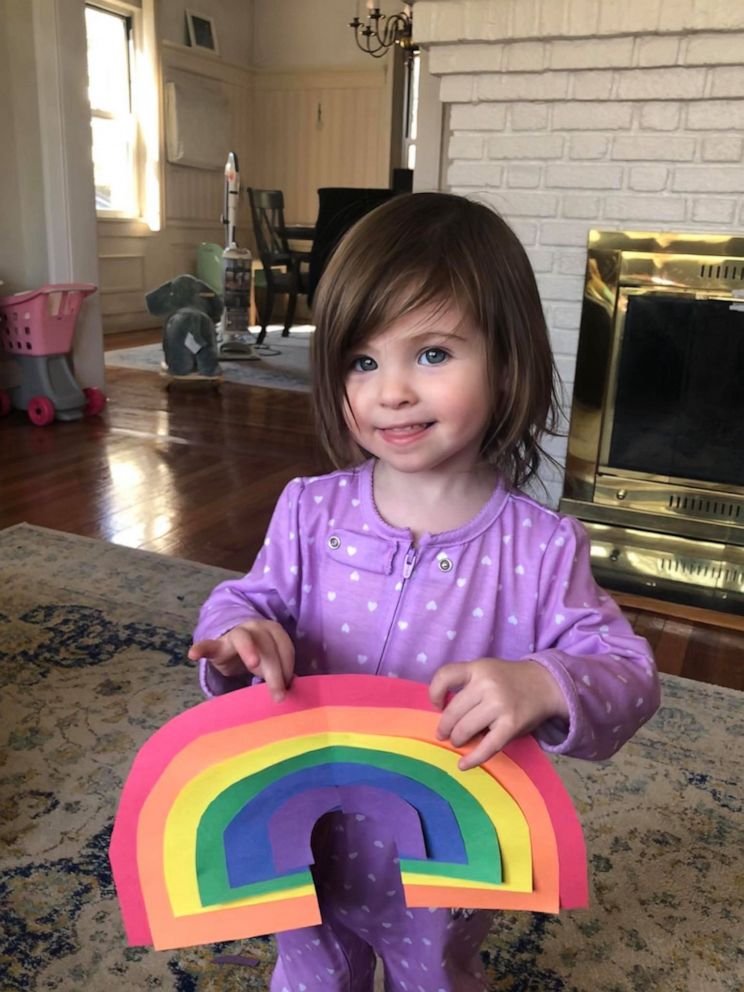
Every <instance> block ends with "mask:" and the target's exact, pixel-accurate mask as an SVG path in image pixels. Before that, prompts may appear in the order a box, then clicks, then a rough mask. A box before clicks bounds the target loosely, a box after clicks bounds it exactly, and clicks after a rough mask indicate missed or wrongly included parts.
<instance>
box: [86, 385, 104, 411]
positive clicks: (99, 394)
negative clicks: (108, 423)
mask: <svg viewBox="0 0 744 992" xmlns="http://www.w3.org/2000/svg"><path fill="white" fill-rule="evenodd" d="M83 395H84V396H85V416H86V417H95V416H97V415H98V414H99V413H101V412H102V411H103V408H104V407H105V406H106V394H105V393H104V391H103V390H102V389H99V388H98V387H97V386H87V387H86V388H85V389H84V390H83Z"/></svg>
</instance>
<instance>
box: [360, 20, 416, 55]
mask: <svg viewBox="0 0 744 992" xmlns="http://www.w3.org/2000/svg"><path fill="white" fill-rule="evenodd" d="M367 21H368V22H369V23H368V24H366V25H363V24H362V22H361V21H360V20H359V18H358V17H355V18H354V19H353V21H351V22H350V24H349V27H350V28H353V29H354V40H355V41H356V44H357V48H358V49H359V50H360V51H362V52H366V53H367V55H371V56H372V57H373V58H376V59H379V58H382V57H383V56H384V55H385V54H386V53H387V50H388V48H391V47H392V46H393V45H395V44H399V45H401V47H403V48H410V47H411V36H412V34H413V19H412V17H411V15H410V14H408V13H406V12H405V11H403V12H401V13H398V14H391V15H390V16H388V15H386V14H383V13H381V11H380V9H379V7H374V8H373V9H372V10H371V11H370V13H369V14H367ZM360 29H361V30H360ZM362 38H363V39H364V41H362V40H361V39H362Z"/></svg>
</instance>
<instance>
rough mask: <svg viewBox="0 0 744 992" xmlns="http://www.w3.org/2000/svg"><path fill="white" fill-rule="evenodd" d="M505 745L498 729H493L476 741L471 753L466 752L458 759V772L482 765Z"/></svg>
mask: <svg viewBox="0 0 744 992" xmlns="http://www.w3.org/2000/svg"><path fill="white" fill-rule="evenodd" d="M506 743H508V742H507V741H506V740H504V735H503V733H502V732H501V731H499V729H498V727H495V728H494V729H493V730H490V731H489V732H488V733H487V734H486V735H485V736H484V737H483V738H481V740H479V741H478V743H477V744H476V745H475V747H474V748H473V750H472V751H468V753H467V754H464V755H463V756H462V757H461V758H460V760H459V761H458V762H457V767H458V768H459V769H460V771H462V772H466V771H467V770H468V769H469V768H475V767H477V766H478V765H482V764H483V762H484V761H488V759H489V758H492V757H493V756H494V754H497V753H498V752H499V751H500V750H501V749H502V748H503V747H504V745H505V744H506Z"/></svg>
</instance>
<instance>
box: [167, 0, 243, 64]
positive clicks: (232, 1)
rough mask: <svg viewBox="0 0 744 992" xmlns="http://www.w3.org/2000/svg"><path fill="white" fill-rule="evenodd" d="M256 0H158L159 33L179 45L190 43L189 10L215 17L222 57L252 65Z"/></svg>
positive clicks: (236, 62) (235, 62)
mask: <svg viewBox="0 0 744 992" xmlns="http://www.w3.org/2000/svg"><path fill="white" fill-rule="evenodd" d="M254 4H255V0H196V3H192V2H191V0H158V4H157V8H156V9H157V19H158V35H159V37H160V38H161V39H162V40H163V41H170V42H172V43H173V44H176V45H186V44H188V39H187V35H186V18H185V12H186V10H192V11H195V12H196V13H202V14H205V15H206V16H207V17H211V18H212V19H213V21H214V28H215V34H216V35H217V45H218V48H219V53H220V57H221V58H222V59H224V60H225V61H226V62H231V63H233V65H242V66H249V65H251V57H252V50H253V37H254V28H253V16H254V15H253V8H254Z"/></svg>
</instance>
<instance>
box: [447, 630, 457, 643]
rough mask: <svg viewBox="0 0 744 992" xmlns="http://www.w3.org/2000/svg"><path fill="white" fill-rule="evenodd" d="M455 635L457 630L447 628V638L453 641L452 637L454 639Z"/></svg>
mask: <svg viewBox="0 0 744 992" xmlns="http://www.w3.org/2000/svg"><path fill="white" fill-rule="evenodd" d="M456 637H457V631H456V630H448V631H447V638H448V639H449V640H450V641H454V639H455V638H456Z"/></svg>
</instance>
